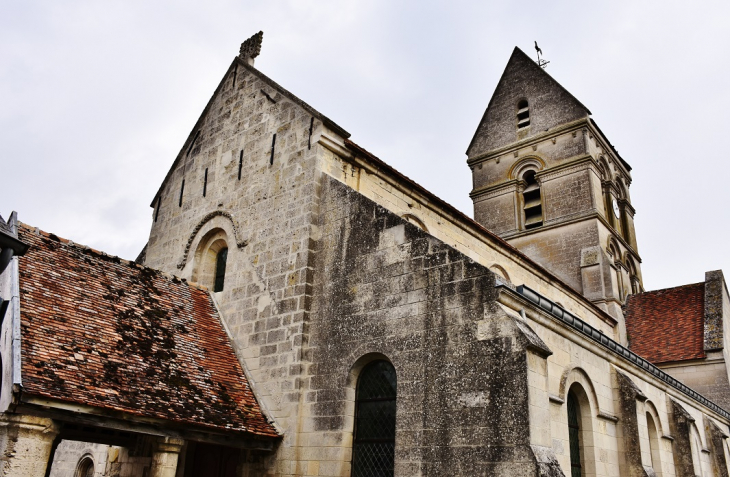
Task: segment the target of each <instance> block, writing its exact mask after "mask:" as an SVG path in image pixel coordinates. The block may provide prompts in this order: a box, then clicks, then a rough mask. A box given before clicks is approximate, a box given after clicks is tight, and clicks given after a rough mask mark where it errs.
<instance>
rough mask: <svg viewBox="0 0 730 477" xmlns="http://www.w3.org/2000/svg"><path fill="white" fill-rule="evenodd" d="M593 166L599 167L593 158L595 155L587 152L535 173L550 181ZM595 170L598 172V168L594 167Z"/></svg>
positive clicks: (543, 179)
mask: <svg viewBox="0 0 730 477" xmlns="http://www.w3.org/2000/svg"><path fill="white" fill-rule="evenodd" d="M591 166H594V167H595V168H597V167H598V165H597V163H596V160H595V159H593V156H591V155H590V154H585V155H582V156H578V157H577V158H576V159H572V160H570V161H566V162H564V163H563V164H560V165H557V166H555V167H551V168H549V169H545V170H544V171H540V172H538V173H536V174H535V178H537V179H540V180H542V181H549V180H551V179H554V178H555V177H558V176H561V175H566V174H572V173H574V172H579V171H584V170H586V169H590V168H591ZM594 172H596V173H598V170H597V169H594Z"/></svg>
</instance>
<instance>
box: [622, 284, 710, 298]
mask: <svg viewBox="0 0 730 477" xmlns="http://www.w3.org/2000/svg"><path fill="white" fill-rule="evenodd" d="M704 284H705V282H704V281H702V282H697V283H686V284H684V285H677V286H676V287H668V288H659V289H658V290H649V291H645V292H641V293H633V294H631V295H630V296H641V295H651V294H657V293H660V292H666V291H671V290H679V289H680V288H690V287H698V286H700V285H703V286H704Z"/></svg>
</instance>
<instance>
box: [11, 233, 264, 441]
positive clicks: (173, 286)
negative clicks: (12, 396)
mask: <svg viewBox="0 0 730 477" xmlns="http://www.w3.org/2000/svg"><path fill="white" fill-rule="evenodd" d="M19 235H20V238H21V240H23V241H25V242H26V243H28V244H30V249H29V251H28V253H27V254H26V255H25V256H23V257H21V258H20V262H19V265H20V306H21V332H22V352H21V354H22V378H23V393H24V394H26V393H27V394H30V395H37V396H42V397H47V398H53V399H58V400H63V401H68V402H73V403H80V404H84V405H88V406H94V407H98V408H103V409H108V410H115V411H121V412H124V413H128V414H130V415H136V416H142V417H152V418H160V419H165V420H170V421H175V422H178V423H185V424H192V425H198V426H205V427H207V428H217V429H219V430H222V429H226V430H233V431H239V432H245V433H248V434H253V435H257V436H261V437H276V436H277V435H278V434H277V432H276V430H275V429H274V427H273V426H272V425H271V424H270V423H269V422H268V421H267V419H266V418H265V417H264V415H263V413H262V411H261V408H260V406H259V404H258V402H257V400H256V398H255V396H254V394H253V391H252V390H251V388H250V386H249V384H248V381H247V379H246V376H245V375H244V373H243V369H242V368H241V365H240V363H239V361H238V359H237V357H236V354H235V352H234V351H233V348H232V347H231V344H230V342H229V339H228V336H227V335H226V333H225V331H224V329H223V326H222V324H221V321H220V317H219V316H218V313H217V311H216V308H215V305H214V303H213V302H212V299H211V297H210V296H209V294H208V293H207V291H206V290H204V289H201V288H199V287H196V286H195V285H191V284H189V283H187V282H186V281H184V280H180V279H179V278H176V277H171V276H169V275H164V274H163V273H161V272H159V271H157V270H153V269H150V268H146V267H143V266H141V265H137V264H135V263H134V262H128V261H125V260H121V259H119V258H117V257H112V256H109V255H106V254H104V253H101V252H98V251H95V250H93V249H89V248H85V247H82V246H78V245H74V244H73V243H72V242H70V241H68V240H64V239H60V238H58V237H57V236H55V235H53V234H48V233H45V232H37V231H35V230H34V229H32V228H30V227H28V226H26V225H23V226H21V227H20V230H19Z"/></svg>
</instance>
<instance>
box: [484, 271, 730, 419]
mask: <svg viewBox="0 0 730 477" xmlns="http://www.w3.org/2000/svg"><path fill="white" fill-rule="evenodd" d="M498 287H499V288H500V291H503V292H504V294H506V295H512V294H516V295H519V296H520V297H522V298H523V299H524V301H525V302H528V303H530V304H531V305H532V306H533V307H534V308H535V309H537V310H540V312H542V313H544V314H546V315H548V316H550V317H551V318H552V319H554V320H557V321H558V322H560V323H561V324H562V325H563V326H566V327H568V328H570V329H571V330H572V331H573V333H574V334H577V335H579V336H584V337H585V338H587V339H588V340H590V341H593V342H594V343H595V344H596V345H598V347H600V348H602V349H604V350H605V351H607V352H608V353H610V354H611V355H614V356H616V357H617V358H619V361H620V362H624V363H627V362H628V363H629V364H630V367H629V368H628V370H627V371H629V372H631V373H632V374H637V375H643V379H644V380H649V378H650V377H651V378H654V379H657V380H658V381H661V382H663V383H664V384H666V385H667V386H668V387H669V388H671V389H673V390H674V391H675V392H677V393H678V394H680V395H683V396H685V397H688V398H690V399H692V400H693V401H695V402H696V403H698V404H700V405H701V406H702V407H704V408H705V409H707V410H708V411H711V412H712V413H713V414H715V415H716V416H718V417H721V418H722V419H724V420H725V421H730V413H728V412H727V411H726V410H724V409H722V408H721V407H720V406H718V405H717V404H715V403H714V402H712V401H710V400H709V399H707V398H706V397H705V396H703V395H701V394H700V393H698V392H697V391H695V390H693V389H691V388H690V387H688V386H686V385H685V384H683V383H681V382H680V381H678V380H677V379H675V378H673V377H672V376H670V375H668V374H667V373H666V372H664V371H662V370H661V369H659V368H658V367H656V366H654V365H653V364H651V363H650V362H649V361H647V360H645V359H644V358H642V357H640V356H639V355H637V354H636V353H634V352H633V351H631V350H629V349H628V348H627V347H625V346H623V345H621V344H619V343H617V342H616V341H614V340H613V339H611V338H610V337H608V336H607V335H605V334H604V333H602V332H601V331H600V330H597V329H596V328H594V327H593V326H591V325H589V324H588V323H586V322H585V321H583V320H581V319H580V318H578V317H577V316H575V315H573V314H572V313H570V312H569V311H567V310H565V309H563V308H562V307H560V306H558V305H557V304H555V303H554V302H553V301H551V300H549V299H548V298H546V297H544V296H542V295H540V294H539V293H537V292H536V291H534V290H532V289H530V288H529V287H527V286H524V285H521V286H518V287H516V289H515V290H512V289H511V288H508V287H506V286H504V285H498ZM501 295H502V293H500V299H499V300H500V302H502V301H503V300H504V299H503V298H502V297H501ZM504 301H508V300H504ZM665 392H666V391H665ZM599 411H600V410H599Z"/></svg>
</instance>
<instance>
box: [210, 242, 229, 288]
mask: <svg viewBox="0 0 730 477" xmlns="http://www.w3.org/2000/svg"><path fill="white" fill-rule="evenodd" d="M227 260H228V249H227V248H224V249H221V250H220V251H219V252H218V255H217V256H216V259H215V285H213V291H214V292H221V291H223V283H224V281H225V279H226V261H227Z"/></svg>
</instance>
